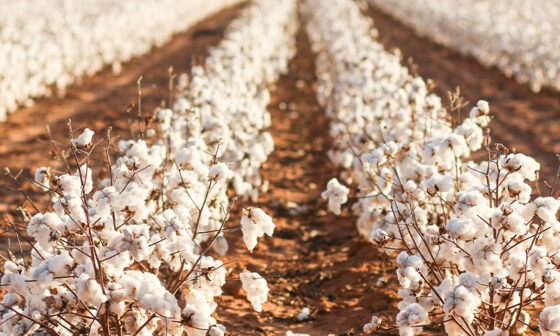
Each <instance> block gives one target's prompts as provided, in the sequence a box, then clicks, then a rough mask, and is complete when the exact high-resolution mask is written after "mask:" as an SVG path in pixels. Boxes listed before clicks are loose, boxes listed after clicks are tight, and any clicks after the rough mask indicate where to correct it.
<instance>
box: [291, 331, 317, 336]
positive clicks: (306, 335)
mask: <svg viewBox="0 0 560 336" xmlns="http://www.w3.org/2000/svg"><path fill="white" fill-rule="evenodd" d="M286 336H311V335H309V334H302V333H295V332H293V331H291V330H288V331H286Z"/></svg>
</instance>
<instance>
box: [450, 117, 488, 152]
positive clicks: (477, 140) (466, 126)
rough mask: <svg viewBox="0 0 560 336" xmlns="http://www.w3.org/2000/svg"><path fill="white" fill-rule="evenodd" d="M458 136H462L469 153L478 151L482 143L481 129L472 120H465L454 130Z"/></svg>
mask: <svg viewBox="0 0 560 336" xmlns="http://www.w3.org/2000/svg"><path fill="white" fill-rule="evenodd" d="M455 133H457V134H458V135H460V136H463V137H464V138H465V140H466V143H467V145H468V146H469V149H470V150H471V151H476V150H479V149H480V148H481V147H482V145H483V143H484V134H483V132H482V128H480V126H479V125H477V124H476V123H475V122H474V121H473V119H470V118H467V119H465V120H464V121H463V122H462V123H461V125H459V127H457V129H456V130H455Z"/></svg>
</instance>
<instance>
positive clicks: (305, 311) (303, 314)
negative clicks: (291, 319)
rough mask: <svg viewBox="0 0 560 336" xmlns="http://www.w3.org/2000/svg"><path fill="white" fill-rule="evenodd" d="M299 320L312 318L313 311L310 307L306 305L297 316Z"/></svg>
mask: <svg viewBox="0 0 560 336" xmlns="http://www.w3.org/2000/svg"><path fill="white" fill-rule="evenodd" d="M296 318H297V319H298V321H307V320H309V319H310V318H311V311H310V310H309V308H308V307H304V308H303V309H302V310H301V311H300V312H299V313H298V314H297V316H296Z"/></svg>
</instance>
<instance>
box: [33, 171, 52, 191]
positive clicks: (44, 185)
mask: <svg viewBox="0 0 560 336" xmlns="http://www.w3.org/2000/svg"><path fill="white" fill-rule="evenodd" d="M50 170H51V169H50V167H39V168H37V169H36V170H35V177H34V179H33V181H35V183H36V187H37V188H38V189H40V190H42V191H49V190H50V186H51V184H50V180H51V173H50Z"/></svg>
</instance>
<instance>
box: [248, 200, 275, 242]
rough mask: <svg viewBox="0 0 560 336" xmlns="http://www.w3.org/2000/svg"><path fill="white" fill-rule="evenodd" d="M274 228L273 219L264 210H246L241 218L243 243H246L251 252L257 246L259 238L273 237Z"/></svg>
mask: <svg viewBox="0 0 560 336" xmlns="http://www.w3.org/2000/svg"><path fill="white" fill-rule="evenodd" d="M274 227H275V226H274V223H273V222H272V217H270V216H269V215H267V214H266V213H265V212H264V211H263V210H262V209H259V208H248V209H244V211H243V216H242V217H241V232H242V233H243V242H245V245H246V246H247V249H248V250H249V251H253V249H254V248H255V246H256V245H257V238H260V237H262V236H264V235H265V234H266V235H268V236H272V234H273V233H274Z"/></svg>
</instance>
